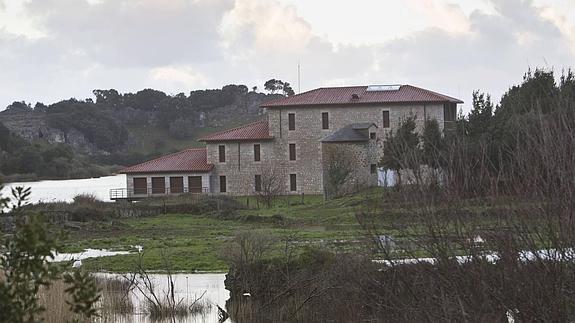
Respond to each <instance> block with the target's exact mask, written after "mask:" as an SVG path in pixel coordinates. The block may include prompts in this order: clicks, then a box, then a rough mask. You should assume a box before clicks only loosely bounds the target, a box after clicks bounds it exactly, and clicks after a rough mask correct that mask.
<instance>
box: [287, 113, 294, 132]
mask: <svg viewBox="0 0 575 323" xmlns="http://www.w3.org/2000/svg"><path fill="white" fill-rule="evenodd" d="M288 130H295V113H288Z"/></svg>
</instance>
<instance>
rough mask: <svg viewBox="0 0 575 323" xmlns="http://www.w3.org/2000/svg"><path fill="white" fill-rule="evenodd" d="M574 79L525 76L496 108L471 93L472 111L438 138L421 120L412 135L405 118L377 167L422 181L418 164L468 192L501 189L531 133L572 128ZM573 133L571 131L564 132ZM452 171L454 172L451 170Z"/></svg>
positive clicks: (433, 124)
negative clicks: (419, 128) (420, 127)
mask: <svg viewBox="0 0 575 323" xmlns="http://www.w3.org/2000/svg"><path fill="white" fill-rule="evenodd" d="M574 115H575V75H574V73H573V72H572V71H571V70H568V71H566V72H564V73H563V74H562V75H561V76H560V77H559V78H558V82H556V78H555V73H554V71H548V70H542V69H537V70H535V71H531V70H530V71H528V72H527V73H526V74H525V75H524V78H523V82H522V83H521V84H519V85H516V86H513V87H511V88H510V89H509V90H508V91H507V92H506V93H505V94H504V95H503V97H502V98H501V101H500V103H499V104H497V105H495V104H494V103H493V101H492V100H491V96H490V95H489V94H487V93H482V92H480V91H475V92H474V93H473V102H472V109H471V111H470V112H469V114H467V115H463V114H462V113H459V115H458V117H457V119H456V121H454V122H453V124H447V123H446V128H445V129H444V131H443V133H442V131H441V130H440V127H439V124H438V123H437V121H436V120H433V119H428V120H424V126H423V131H421V133H417V132H416V117H415V116H406V117H405V118H403V119H402V120H401V122H400V126H399V127H398V129H397V130H396V131H392V132H390V133H389V134H388V136H387V137H386V138H385V141H384V148H383V149H384V154H383V158H382V159H381V161H380V166H382V167H384V168H386V169H391V170H394V171H396V172H397V173H398V174H400V176H399V178H400V180H401V174H402V173H403V174H405V173H406V171H407V170H409V171H415V174H412V175H413V177H414V178H415V180H418V179H422V178H421V176H423V175H422V174H421V173H420V174H419V175H420V176H418V171H420V170H421V167H420V166H421V165H426V166H427V167H428V168H429V169H431V170H433V171H440V172H443V176H444V177H445V176H448V177H449V178H450V179H451V180H453V181H456V183H452V184H456V185H457V186H458V189H460V190H462V191H466V192H468V193H471V192H473V193H482V192H483V193H486V192H488V191H493V190H498V189H502V188H504V187H505V186H506V184H505V183H508V182H511V181H510V179H511V178H512V177H513V176H514V175H513V174H514V172H516V171H517V170H518V167H521V166H522V165H518V163H517V160H518V159H517V155H518V154H522V153H523V152H524V151H527V149H526V147H525V145H526V144H528V143H530V144H533V145H536V146H535V147H540V146H539V145H545V144H548V143H545V142H533V140H534V139H533V138H532V137H533V136H532V134H534V133H539V132H542V131H547V129H548V127H549V125H552V124H554V123H562V124H564V126H565V127H572V126H573V125H574V124H575V117H574ZM569 129H575V128H569ZM454 166H457V167H454Z"/></svg>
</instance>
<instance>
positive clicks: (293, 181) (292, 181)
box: [289, 174, 297, 192]
mask: <svg viewBox="0 0 575 323" xmlns="http://www.w3.org/2000/svg"><path fill="white" fill-rule="evenodd" d="M289 190H290V191H292V192H295V191H297V177H296V174H289Z"/></svg>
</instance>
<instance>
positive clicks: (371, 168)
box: [369, 164, 377, 174]
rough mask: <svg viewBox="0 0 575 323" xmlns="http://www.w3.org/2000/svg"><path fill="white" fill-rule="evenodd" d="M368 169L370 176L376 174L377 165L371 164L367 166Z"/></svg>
mask: <svg viewBox="0 0 575 323" xmlns="http://www.w3.org/2000/svg"><path fill="white" fill-rule="evenodd" d="M369 168H370V172H371V173H372V174H377V164H371V165H369Z"/></svg>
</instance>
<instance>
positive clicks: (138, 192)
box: [110, 187, 210, 200]
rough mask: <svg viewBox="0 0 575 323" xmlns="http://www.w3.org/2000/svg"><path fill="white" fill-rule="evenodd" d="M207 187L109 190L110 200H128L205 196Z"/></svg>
mask: <svg viewBox="0 0 575 323" xmlns="http://www.w3.org/2000/svg"><path fill="white" fill-rule="evenodd" d="M209 192H210V191H209V189H208V188H207V187H190V188H188V187H181V188H180V187H178V188H170V187H166V188H147V189H127V188H113V189H111V190H110V199H111V200H120V199H129V198H144V197H153V196H164V195H178V194H187V193H191V194H205V193H209Z"/></svg>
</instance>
